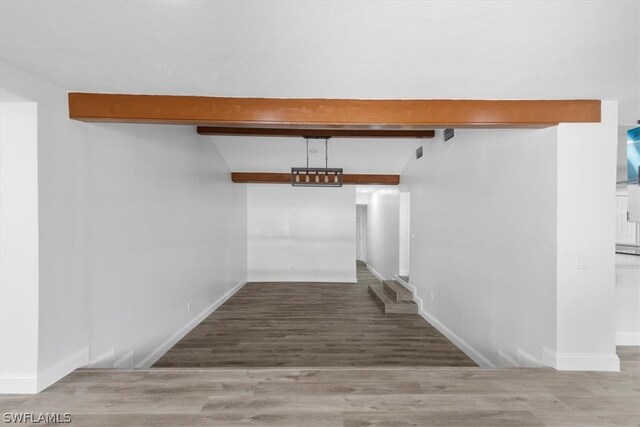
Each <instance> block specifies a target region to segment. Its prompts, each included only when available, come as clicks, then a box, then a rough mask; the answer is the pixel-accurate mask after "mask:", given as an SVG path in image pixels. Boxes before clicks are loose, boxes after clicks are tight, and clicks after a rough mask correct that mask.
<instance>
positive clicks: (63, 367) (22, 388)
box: [0, 346, 89, 394]
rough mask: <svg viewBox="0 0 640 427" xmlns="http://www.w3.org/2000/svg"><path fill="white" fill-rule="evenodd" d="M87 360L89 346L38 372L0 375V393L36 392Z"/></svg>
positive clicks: (81, 365)
mask: <svg viewBox="0 0 640 427" xmlns="http://www.w3.org/2000/svg"><path fill="white" fill-rule="evenodd" d="M88 362H89V347H88V346H87V347H84V348H82V349H80V350H79V351H77V352H75V353H73V354H71V355H69V356H67V357H65V358H64V359H62V360H61V361H60V362H58V363H56V364H55V365H53V366H51V367H49V368H47V369H45V370H43V371H41V372H39V373H38V374H28V373H27V374H3V375H0V393H2V394H7V393H9V394H36V393H39V392H41V391H42V390H44V389H46V388H47V387H49V386H50V385H51V384H53V383H55V382H57V381H59V380H60V379H62V378H64V377H66V376H67V375H69V374H70V373H71V372H73V371H75V370H76V369H78V368H81V367H83V366H85V365H86V364H87V363H88Z"/></svg>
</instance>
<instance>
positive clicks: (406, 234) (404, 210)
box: [398, 192, 411, 283]
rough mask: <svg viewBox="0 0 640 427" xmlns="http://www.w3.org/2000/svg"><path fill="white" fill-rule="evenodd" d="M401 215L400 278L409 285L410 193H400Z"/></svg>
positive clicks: (399, 235)
mask: <svg viewBox="0 0 640 427" xmlns="http://www.w3.org/2000/svg"><path fill="white" fill-rule="evenodd" d="M399 209H400V214H399V218H398V225H399V227H400V229H399V233H398V237H399V245H398V248H399V254H398V260H399V266H398V276H399V277H400V279H402V280H404V281H405V282H407V283H409V270H410V258H411V257H410V248H411V195H410V193H409V192H400V199H399Z"/></svg>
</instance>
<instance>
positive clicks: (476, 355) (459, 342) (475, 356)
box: [416, 298, 496, 368]
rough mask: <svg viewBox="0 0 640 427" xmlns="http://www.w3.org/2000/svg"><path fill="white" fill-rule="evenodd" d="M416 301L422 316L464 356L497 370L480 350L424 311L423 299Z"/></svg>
mask: <svg viewBox="0 0 640 427" xmlns="http://www.w3.org/2000/svg"><path fill="white" fill-rule="evenodd" d="M416 299H419V300H420V301H419V302H420V303H419V304H418V307H420V310H419V314H420V316H422V317H423V318H424V319H425V320H426V321H427V322H429V323H430V324H431V325H432V326H433V327H434V328H436V329H437V330H438V331H440V333H441V334H442V335H444V336H445V337H447V338H448V339H449V341H451V342H452V343H453V344H454V345H455V346H456V347H458V348H459V349H460V350H462V352H463V353H464V354H466V355H467V356H469V358H471V360H473V361H474V362H476V363H477V364H478V366H480V367H481V368H495V367H496V365H494V364H493V363H491V362H490V361H489V359H487V358H486V357H484V355H483V354H482V353H480V352H479V351H478V350H476V349H475V348H473V347H472V346H471V345H470V344H469V343H467V342H466V341H465V340H463V339H462V338H461V337H459V336H458V335H457V334H456V333H455V332H453V331H452V330H451V329H449V328H447V327H446V326H445V325H444V324H442V322H440V321H439V320H438V319H436V318H435V317H434V316H432V315H431V314H429V313H427V312H426V311H424V309H423V308H422V299H421V298H416Z"/></svg>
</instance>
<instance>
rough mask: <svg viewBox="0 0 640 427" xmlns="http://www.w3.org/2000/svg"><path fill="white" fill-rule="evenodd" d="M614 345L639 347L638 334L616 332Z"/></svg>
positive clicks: (639, 339) (639, 337)
mask: <svg viewBox="0 0 640 427" xmlns="http://www.w3.org/2000/svg"><path fill="white" fill-rule="evenodd" d="M616 345H640V332H616Z"/></svg>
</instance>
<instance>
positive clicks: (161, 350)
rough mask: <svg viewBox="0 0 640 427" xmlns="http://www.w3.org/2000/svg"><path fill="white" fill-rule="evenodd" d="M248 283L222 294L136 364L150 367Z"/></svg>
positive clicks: (141, 366)
mask: <svg viewBox="0 0 640 427" xmlns="http://www.w3.org/2000/svg"><path fill="white" fill-rule="evenodd" d="M246 283H247V281H246V280H243V281H242V282H240V283H238V284H237V285H235V286H234V287H233V288H231V289H230V290H229V291H228V292H227V293H225V294H224V295H222V296H221V297H220V298H218V300H217V301H216V302H214V303H213V304H211V305H210V306H209V307H207V308H206V309H204V310H203V311H202V312H201V313H200V314H198V315H197V316H196V317H194V318H193V319H192V320H191V321H189V323H187V324H186V325H184V326H183V327H182V328H180V329H179V330H177V331H176V332H175V333H174V334H173V335H171V336H170V337H169V338H167V339H166V340H165V341H164V342H163V343H162V344H160V346H159V347H158V348H156V349H155V350H154V351H152V352H151V353H150V354H149V355H148V356H147V357H145V358H144V359H143V360H142V361H141V362H140V363H138V364H137V365H136V368H137V369H141V368H149V367H151V366H152V365H153V364H154V363H156V362H157V361H158V359H160V358H161V357H162V355H164V354H165V353H166V352H167V351H168V350H169V349H170V348H171V347H173V346H174V345H175V344H176V343H177V342H178V341H180V340H181V339H182V338H183V337H184V336H185V335H187V333H189V332H190V331H191V330H192V329H193V328H195V327H196V326H197V325H198V324H199V323H200V322H202V321H203V320H204V319H205V318H207V316H209V315H210V314H211V313H213V312H214V311H215V310H216V309H217V308H218V307H220V306H221V305H222V304H224V303H225V301H227V300H228V299H229V298H231V297H232V296H233V294H235V293H236V292H238V290H240V288H242V287H243V286H244V285H245V284H246Z"/></svg>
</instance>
